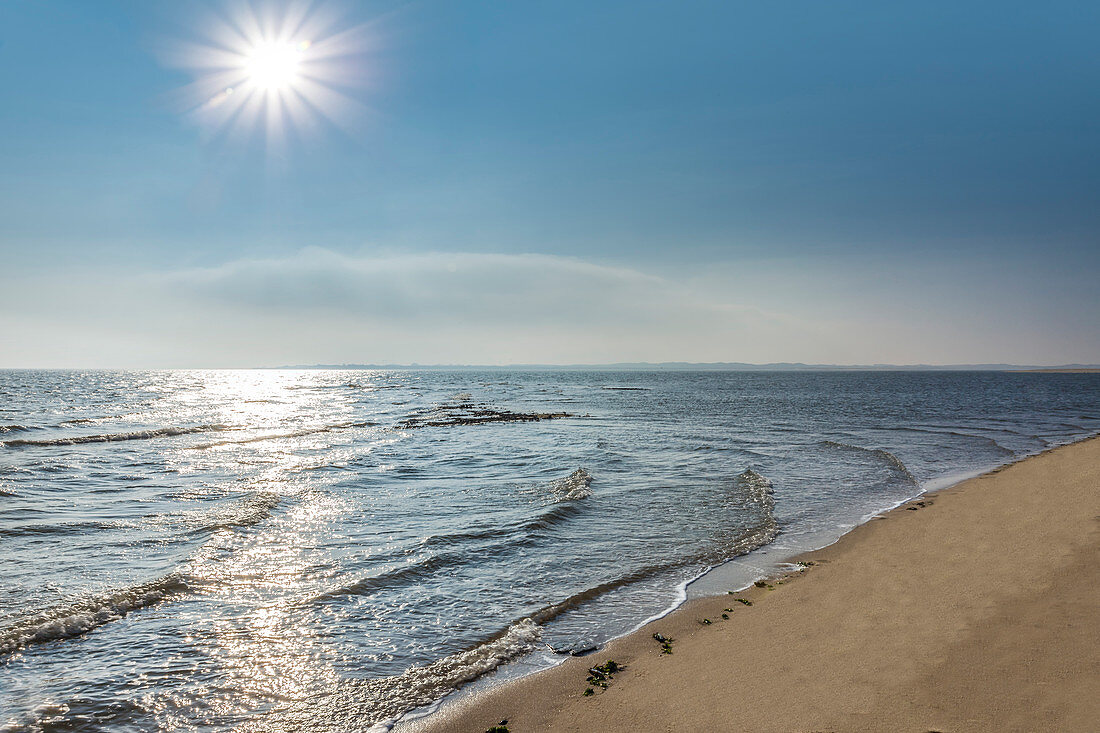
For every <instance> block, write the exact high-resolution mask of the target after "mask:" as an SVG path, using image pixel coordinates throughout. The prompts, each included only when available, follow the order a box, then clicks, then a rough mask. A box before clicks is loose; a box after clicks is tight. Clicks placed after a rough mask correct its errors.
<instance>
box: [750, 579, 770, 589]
mask: <svg viewBox="0 0 1100 733" xmlns="http://www.w3.org/2000/svg"><path fill="white" fill-rule="evenodd" d="M753 585H755V586H756V587H757V588H767V587H768V584H767V583H766V582H765V581H763V580H757V581H756V582H754V583H753Z"/></svg>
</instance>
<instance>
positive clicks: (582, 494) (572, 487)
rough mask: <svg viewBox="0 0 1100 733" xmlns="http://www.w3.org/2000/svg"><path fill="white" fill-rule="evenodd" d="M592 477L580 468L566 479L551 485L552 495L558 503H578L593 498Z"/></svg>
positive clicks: (553, 482)
mask: <svg viewBox="0 0 1100 733" xmlns="http://www.w3.org/2000/svg"><path fill="white" fill-rule="evenodd" d="M591 486H592V476H591V474H589V473H588V471H585V470H584V469H583V468H578V469H577V470H576V471H574V472H573V473H571V474H569V475H568V476H566V477H565V478H562V479H558V480H557V481H552V482H551V483H550V493H552V494H553V495H554V499H555V500H556V501H576V500H578V499H587V498H588V497H590V496H592V489H591V488H590V487H591Z"/></svg>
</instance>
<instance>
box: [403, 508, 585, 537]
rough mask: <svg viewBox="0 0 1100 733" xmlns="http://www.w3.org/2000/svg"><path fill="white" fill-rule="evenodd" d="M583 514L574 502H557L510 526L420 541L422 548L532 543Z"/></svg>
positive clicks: (493, 527)
mask: <svg viewBox="0 0 1100 733" xmlns="http://www.w3.org/2000/svg"><path fill="white" fill-rule="evenodd" d="M580 512H581V508H580V506H579V505H577V504H576V503H573V502H569V501H565V502H555V503H554V504H551V505H550V506H549V507H548V508H546V509H545V510H544V511H542V512H540V513H539V514H538V515H536V516H534V517H532V518H531V519H528V520H526V521H523V522H520V523H518V524H513V525H510V526H492V527H485V528H482V529H472V530H466V531H464V532H449V533H444V534H435V535H429V536H427V537H425V538H424V539H422V540H421V541H420V545H419V546H420V547H421V548H427V547H436V546H441V547H451V546H454V545H462V544H467V543H470V542H478V541H481V540H499V539H500V538H501V537H506V536H512V537H516V536H518V537H519V538H520V539H521V540H524V541H525V543H526V542H527V541H532V536H533V535H537V533H539V532H540V531H543V530H547V529H550V528H551V527H554V526H556V525H558V524H561V523H562V522H564V521H565V520H567V519H569V518H570V517H573V516H575V515H577V514H579V513H580ZM515 544H516V543H515V542H514V541H512V540H506V541H505V542H500V543H498V545H501V546H514V545H515Z"/></svg>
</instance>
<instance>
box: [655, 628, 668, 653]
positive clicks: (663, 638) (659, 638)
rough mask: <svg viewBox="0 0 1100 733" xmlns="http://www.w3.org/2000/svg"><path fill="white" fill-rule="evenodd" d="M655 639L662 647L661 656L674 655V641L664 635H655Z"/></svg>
mask: <svg viewBox="0 0 1100 733" xmlns="http://www.w3.org/2000/svg"><path fill="white" fill-rule="evenodd" d="M653 638H654V639H656V640H657V643H658V644H660V645H661V654H672V639H670V638H669V637H667V636H663V635H662V634H659V633H658V634H654V635H653Z"/></svg>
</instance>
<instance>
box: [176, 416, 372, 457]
mask: <svg viewBox="0 0 1100 733" xmlns="http://www.w3.org/2000/svg"><path fill="white" fill-rule="evenodd" d="M377 424H378V423H376V422H373V421H370V420H367V421H364V422H342V423H335V424H333V425H319V426H316V427H312V428H302V429H301V430H292V431H290V432H287V433H268V434H265V435H254V436H252V437H251V438H240V439H237V440H215V441H211V442H209V443H199V444H197V445H192V446H190V449H191V450H206V449H208V448H217V447H219V446H223V445H245V444H247V443H260V442H263V441H265V440H283V439H285V438H304V437H306V436H307V435H318V434H320V433H331V432H334V431H337V430H346V429H348V428H369V427H374V426H375V425H377Z"/></svg>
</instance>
